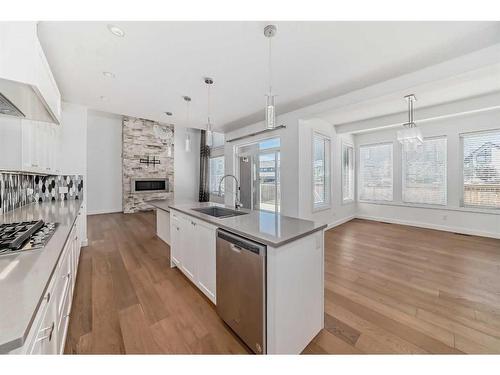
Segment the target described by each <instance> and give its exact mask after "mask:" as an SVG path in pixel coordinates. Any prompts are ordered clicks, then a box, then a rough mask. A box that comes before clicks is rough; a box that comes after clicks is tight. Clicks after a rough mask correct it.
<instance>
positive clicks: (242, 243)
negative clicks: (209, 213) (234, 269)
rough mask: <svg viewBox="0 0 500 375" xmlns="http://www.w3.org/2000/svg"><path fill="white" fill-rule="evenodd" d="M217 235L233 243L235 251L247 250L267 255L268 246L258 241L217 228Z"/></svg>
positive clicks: (232, 246) (232, 247)
mask: <svg viewBox="0 0 500 375" xmlns="http://www.w3.org/2000/svg"><path fill="white" fill-rule="evenodd" d="M217 237H218V238H220V239H222V240H224V241H227V242H229V243H230V244H231V249H232V250H234V251H237V252H238V251H241V250H247V251H251V252H252V253H255V254H258V255H266V246H265V245H262V244H260V243H257V242H253V241H250V240H247V239H246V238H243V237H240V236H237V235H235V234H232V233H229V232H226V231H225V230H222V229H217Z"/></svg>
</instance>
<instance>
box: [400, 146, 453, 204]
mask: <svg viewBox="0 0 500 375" xmlns="http://www.w3.org/2000/svg"><path fill="white" fill-rule="evenodd" d="M402 155H403V165H402V168H403V170H402V171H403V202H408V203H425V204H440V205H446V203H447V202H446V186H447V184H446V138H444V137H441V138H433V139H426V140H424V143H423V144H422V145H420V146H418V147H417V148H416V149H415V150H407V149H403V154H402Z"/></svg>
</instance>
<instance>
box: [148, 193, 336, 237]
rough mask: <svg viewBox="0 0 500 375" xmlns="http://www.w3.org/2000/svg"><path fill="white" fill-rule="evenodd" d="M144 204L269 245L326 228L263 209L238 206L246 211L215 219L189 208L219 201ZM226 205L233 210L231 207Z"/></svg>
mask: <svg viewBox="0 0 500 375" xmlns="http://www.w3.org/2000/svg"><path fill="white" fill-rule="evenodd" d="M148 203H149V204H151V205H152V206H154V207H157V208H159V209H162V210H166V211H167V209H166V208H165V207H166V206H168V208H169V209H173V210H176V211H179V212H182V213H184V214H186V215H189V216H192V217H195V218H197V219H200V220H203V221H206V222H208V223H210V224H212V225H214V226H216V227H219V228H222V229H225V230H227V231H229V232H232V233H234V234H238V235H240V236H242V237H245V238H248V239H251V240H254V241H257V242H260V243H263V244H265V245H268V246H271V247H279V246H282V245H285V244H287V243H290V242H293V241H295V240H298V239H300V238H302V237H305V236H307V235H309V234H311V233H313V232H316V231H319V230H323V229H325V228H326V224H318V223H315V222H313V221H309V220H303V219H297V218H293V217H289V216H284V215H281V214H276V213H273V212H267V211H253V210H245V209H240V211H243V212H247V214H246V215H240V216H234V217H226V218H216V217H213V216H210V215H206V214H203V213H201V212H197V211H193V208H202V207H211V206H218V207H225V206H224V205H222V204H217V203H212V202H206V203H200V202H190V203H185V202H183V203H177V202H167V201H152V202H148ZM226 208H231V209H234V208H233V207H226Z"/></svg>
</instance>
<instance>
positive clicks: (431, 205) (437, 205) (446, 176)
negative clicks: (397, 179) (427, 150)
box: [392, 135, 448, 208]
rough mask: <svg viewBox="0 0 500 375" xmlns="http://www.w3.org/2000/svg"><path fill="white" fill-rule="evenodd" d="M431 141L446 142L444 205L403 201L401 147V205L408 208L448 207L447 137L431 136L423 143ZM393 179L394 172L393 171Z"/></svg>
mask: <svg viewBox="0 0 500 375" xmlns="http://www.w3.org/2000/svg"><path fill="white" fill-rule="evenodd" d="M433 139H444V140H445V141H446V152H445V154H446V162H445V167H446V170H445V173H446V175H445V179H444V181H445V184H446V188H445V192H444V194H445V199H444V200H445V203H416V202H408V201H405V200H404V194H403V190H404V178H405V174H404V173H405V164H404V149H403V148H402V147H401V203H402V204H403V205H407V206H408V207H415V206H420V207H427V208H432V207H435V208H443V207H446V206H448V137H447V136H446V135H438V136H433V137H425V138H424V142H425V141H431V140H433ZM392 153H393V158H394V150H393V151H392ZM392 167H393V169H394V164H393V166H392ZM392 173H393V178H394V170H393V172H392ZM393 185H394V182H393ZM393 198H394V192H393Z"/></svg>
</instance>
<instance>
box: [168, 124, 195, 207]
mask: <svg viewBox="0 0 500 375" xmlns="http://www.w3.org/2000/svg"><path fill="white" fill-rule="evenodd" d="M187 134H189V135H190V137H191V151H190V152H186V150H185V147H184V144H185V140H186V135H187ZM199 181H200V131H199V130H197V129H188V128H184V127H180V126H176V127H175V128H174V197H175V200H176V202H182V201H193V200H194V201H196V202H197V201H198V189H199Z"/></svg>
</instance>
